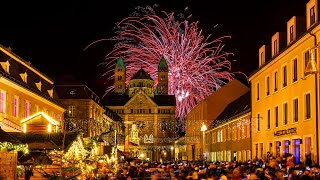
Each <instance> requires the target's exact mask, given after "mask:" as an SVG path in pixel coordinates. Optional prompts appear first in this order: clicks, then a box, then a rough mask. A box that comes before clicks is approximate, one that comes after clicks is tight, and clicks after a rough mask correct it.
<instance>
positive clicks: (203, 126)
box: [201, 123, 207, 161]
mask: <svg viewBox="0 0 320 180" xmlns="http://www.w3.org/2000/svg"><path fill="white" fill-rule="evenodd" d="M206 130H207V126H206V125H205V124H204V123H202V127H201V131H202V137H203V138H202V157H203V161H204V143H205V140H204V133H205V131H206Z"/></svg>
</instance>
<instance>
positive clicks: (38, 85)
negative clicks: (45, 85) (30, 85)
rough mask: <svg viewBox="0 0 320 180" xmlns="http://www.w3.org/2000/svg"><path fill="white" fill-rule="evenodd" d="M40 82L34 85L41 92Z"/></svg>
mask: <svg viewBox="0 0 320 180" xmlns="http://www.w3.org/2000/svg"><path fill="white" fill-rule="evenodd" d="M41 85H42V84H41V81H39V82H38V83H36V86H37V88H38V89H39V90H40V91H41Z"/></svg>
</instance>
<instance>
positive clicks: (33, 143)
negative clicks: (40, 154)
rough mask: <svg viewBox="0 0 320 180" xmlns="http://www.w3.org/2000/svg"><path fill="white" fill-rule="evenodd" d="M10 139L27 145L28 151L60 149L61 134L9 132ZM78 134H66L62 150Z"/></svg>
mask: <svg viewBox="0 0 320 180" xmlns="http://www.w3.org/2000/svg"><path fill="white" fill-rule="evenodd" d="M9 134H10V135H11V136H12V137H14V138H16V139H18V140H20V141H21V142H25V143H27V144H28V146H29V149H33V150H43V149H57V148H62V139H63V133H62V132H61V133H52V134H50V136H48V133H21V132H10V133H9ZM78 135H80V134H79V132H69V133H66V137H65V143H64V149H67V148H68V146H69V145H70V144H71V143H72V142H73V141H74V140H75V139H76V138H77V137H78Z"/></svg>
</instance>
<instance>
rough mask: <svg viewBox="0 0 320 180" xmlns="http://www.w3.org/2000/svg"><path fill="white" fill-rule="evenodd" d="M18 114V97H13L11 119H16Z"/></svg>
mask: <svg viewBox="0 0 320 180" xmlns="http://www.w3.org/2000/svg"><path fill="white" fill-rule="evenodd" d="M18 112H19V97H18V96H14V97H13V114H12V115H13V117H18V114H19V113H18Z"/></svg>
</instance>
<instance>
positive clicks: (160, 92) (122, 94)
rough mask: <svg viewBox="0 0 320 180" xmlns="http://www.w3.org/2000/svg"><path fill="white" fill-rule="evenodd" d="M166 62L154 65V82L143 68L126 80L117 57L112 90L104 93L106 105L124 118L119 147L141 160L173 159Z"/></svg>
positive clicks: (172, 109) (172, 119) (171, 104)
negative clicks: (122, 134) (156, 81)
mask: <svg viewBox="0 0 320 180" xmlns="http://www.w3.org/2000/svg"><path fill="white" fill-rule="evenodd" d="M168 70H169V69H168V65H167V62H166V60H165V59H164V58H161V59H160V61H159V64H158V83H157V85H156V86H155V84H154V83H155V82H154V80H153V79H152V78H151V76H150V74H149V73H148V72H146V71H145V70H144V69H143V68H141V69H140V70H139V71H137V72H136V74H135V75H133V76H132V78H131V79H130V80H129V81H128V83H127V84H126V82H127V79H126V65H125V63H124V61H123V59H122V58H121V57H120V58H119V59H118V60H117V63H116V66H115V69H114V93H113V94H111V95H108V96H106V100H105V103H106V106H107V107H108V108H109V109H111V110H113V111H114V112H116V113H117V114H118V115H119V116H120V117H121V118H122V119H123V121H124V124H125V126H126V128H125V133H124V134H125V135H124V136H125V137H123V139H124V141H123V143H122V144H121V141H118V143H120V144H119V146H118V147H119V149H120V150H123V151H124V152H125V154H126V155H127V156H130V157H138V158H140V159H145V160H157V161H161V160H171V159H173V152H172V146H173V144H174V141H175V139H176V137H177V129H176V127H177V126H176V120H175V108H176V101H175V96H174V95H168Z"/></svg>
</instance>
